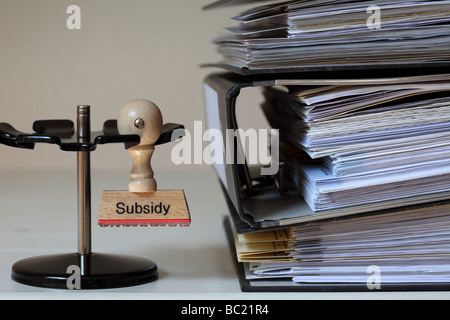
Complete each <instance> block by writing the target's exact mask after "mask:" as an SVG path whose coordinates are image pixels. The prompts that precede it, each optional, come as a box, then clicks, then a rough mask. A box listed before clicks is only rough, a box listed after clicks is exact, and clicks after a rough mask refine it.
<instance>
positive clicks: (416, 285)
mask: <svg viewBox="0 0 450 320" xmlns="http://www.w3.org/2000/svg"><path fill="white" fill-rule="evenodd" d="M231 229H233V228H232V227H231ZM233 233H234V237H235V238H234V242H233V245H234V249H235V252H236V255H237V263H238V270H240V274H239V276H240V281H241V287H242V288H243V290H244V291H265V290H267V288H268V287H270V288H271V290H275V291H289V290H291V291H294V290H299V291H309V290H311V291H321V290H324V291H333V290H337V291H365V290H399V289H401V290H420V289H426V290H444V289H448V288H449V285H450V207H449V205H448V204H447V205H437V206H434V207H423V208H420V209H410V210H401V211H398V212H395V213H388V214H383V215H367V216H354V217H352V218H349V219H344V220H338V221H327V222H325V221H323V222H318V223H314V224H304V225H299V226H295V227H291V228H284V229H278V230H276V231H262V232H256V233H247V234H240V235H238V234H237V233H236V232H235V231H233ZM278 234H281V235H282V236H283V237H282V239H278V236H277V235H278Z"/></svg>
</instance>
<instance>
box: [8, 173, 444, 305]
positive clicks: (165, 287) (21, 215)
mask: <svg viewBox="0 0 450 320" xmlns="http://www.w3.org/2000/svg"><path fill="white" fill-rule="evenodd" d="M156 178H157V180H158V187H159V188H160V189H184V190H185V193H186V197H187V200H188V204H189V209H190V212H191V215H192V224H191V226H190V227H175V228H174V227H156V228H155V227H154V228H151V227H146V228H123V227H122V228H117V227H114V228H101V227H99V226H97V223H96V216H97V210H98V206H99V203H100V196H101V193H102V191H103V190H123V189H126V188H127V187H126V184H127V181H128V172H119V173H118V172H96V171H94V170H93V172H92V250H93V251H94V252H101V253H115V254H126V255H133V256H141V257H144V258H148V259H151V260H153V261H155V262H156V264H157V265H158V268H159V279H158V280H157V281H155V282H151V283H148V284H144V285H140V286H135V287H127V288H120V289H107V290H87V291H84V290H59V289H45V288H38V287H31V286H26V285H22V284H19V283H16V282H14V281H13V280H12V279H11V277H10V273H11V266H12V265H13V264H14V263H15V262H16V261H18V260H21V259H24V258H28V257H33V256H39V255H46V254H58V253H72V252H76V251H77V187H76V169H74V170H67V171H55V172H48V171H44V172H38V170H35V171H30V172H15V171H12V172H11V171H9V172H5V171H2V172H0V181H1V183H0V218H1V224H0V257H1V258H0V299H149V300H155V299H164V300H200V299H201V300H211V299H213V300H215V299H220V300H234V299H266V300H279V299H281V300H288V299H321V300H322V299H448V298H450V293H449V292H366V293H309V292H305V293H244V292H241V290H240V286H239V283H238V279H237V276H236V272H235V269H234V265H233V261H232V257H231V253H230V250H229V246H228V243H227V239H226V234H225V230H224V227H223V219H224V217H225V216H226V215H228V209H227V207H226V204H225V200H224V197H223V195H222V191H221V189H220V186H219V183H218V179H217V178H216V175H215V173H214V172H213V171H212V169H211V170H206V171H200V170H199V171H196V170H185V171H183V172H173V173H169V172H166V173H158V174H157V175H156Z"/></svg>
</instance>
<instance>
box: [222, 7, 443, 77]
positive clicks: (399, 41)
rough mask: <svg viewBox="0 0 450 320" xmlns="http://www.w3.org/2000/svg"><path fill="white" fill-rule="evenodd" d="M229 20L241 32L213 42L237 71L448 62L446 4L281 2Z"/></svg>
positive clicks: (235, 30)
mask: <svg viewBox="0 0 450 320" xmlns="http://www.w3.org/2000/svg"><path fill="white" fill-rule="evenodd" d="M234 20H235V21H237V22H238V23H239V26H238V27H233V28H229V29H228V30H229V31H231V32H232V35H231V36H228V35H227V36H225V37H222V38H220V39H217V40H216V44H217V46H218V51H219V52H220V53H221V54H222V55H223V56H224V64H225V65H229V66H235V67H238V68H246V69H249V70H254V71H257V70H265V71H268V70H270V72H273V71H276V70H282V69H286V70H289V69H292V68H296V67H298V68H304V67H308V66H320V67H326V66H352V67H354V66H358V65H360V66H361V65H377V64H384V65H395V64H399V63H413V62H417V63H439V62H443V61H447V62H448V61H450V35H449V33H448V28H449V22H450V1H433V0H409V1H399V0H380V1H376V2H373V1H358V0H339V1H335V0H333V1H331V0H307V1H306V0H299V1H287V2H282V3H281V4H280V3H278V4H277V3H276V4H269V5H264V6H260V7H257V8H254V9H252V10H249V11H247V12H245V13H243V14H242V15H240V16H238V17H235V18H234Z"/></svg>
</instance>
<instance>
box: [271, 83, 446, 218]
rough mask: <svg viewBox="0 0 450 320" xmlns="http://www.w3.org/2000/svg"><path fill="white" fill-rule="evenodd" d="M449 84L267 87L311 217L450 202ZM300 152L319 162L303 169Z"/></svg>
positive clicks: (275, 122)
mask: <svg viewBox="0 0 450 320" xmlns="http://www.w3.org/2000/svg"><path fill="white" fill-rule="evenodd" d="M449 78H450V77H449V75H436V76H427V77H425V78H422V82H409V81H406V82H407V83H402V82H399V83H396V84H383V85H377V84H371V85H347V86H346V85H334V86H317V87H313V88H311V87H302V86H300V87H290V88H287V89H286V88H278V87H269V88H266V89H265V96H266V100H265V103H264V105H263V109H264V111H265V114H266V116H267V119H268V121H269V123H270V124H271V125H272V126H273V127H275V128H279V130H280V138H281V139H283V140H286V141H288V142H289V144H288V146H289V147H288V148H282V153H284V154H285V155H286V158H287V159H288V164H289V167H290V170H291V171H290V175H291V177H293V179H294V180H295V183H296V185H297V187H298V189H299V190H300V192H301V194H302V195H303V197H304V200H305V201H306V203H307V204H308V205H309V207H310V208H311V210H312V211H314V212H332V211H343V210H345V211H346V212H347V214H349V213H358V212H365V211H371V210H380V209H385V208H390V207H398V206H403V205H410V204H414V203H422V202H431V201H436V200H442V199H446V198H448V197H449V193H450V184H449V183H448V181H450V139H449V138H450V82H449V81H448V80H443V79H449ZM424 79H427V80H428V81H423V80H424ZM295 148H298V149H299V150H300V151H302V152H304V153H306V154H307V156H308V157H310V158H311V159H314V160H317V162H316V163H311V161H309V162H308V163H305V161H304V160H303V159H304V157H303V158H298V156H297V155H295V154H294V152H293V149H295ZM283 149H284V150H283ZM297 153H298V151H297Z"/></svg>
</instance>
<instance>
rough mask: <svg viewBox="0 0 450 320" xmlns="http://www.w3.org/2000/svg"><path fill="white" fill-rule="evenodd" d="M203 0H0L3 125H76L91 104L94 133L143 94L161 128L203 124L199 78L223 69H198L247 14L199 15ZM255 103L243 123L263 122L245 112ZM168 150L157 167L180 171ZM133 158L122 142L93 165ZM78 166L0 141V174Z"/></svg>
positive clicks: (249, 99) (42, 148)
mask: <svg viewBox="0 0 450 320" xmlns="http://www.w3.org/2000/svg"><path fill="white" fill-rule="evenodd" d="M210 2H211V1H210V0H71V1H67V0H39V1H33V0H0V122H8V123H10V124H12V125H13V126H14V127H15V128H16V129H18V130H21V131H25V132H31V131H32V129H31V128H32V123H33V121H35V120H41V119H71V120H73V121H74V122H75V121H76V106H77V105H80V104H88V105H91V107H92V109H91V127H92V129H93V130H100V129H101V128H102V125H103V122H104V121H105V120H107V119H115V118H116V117H117V114H118V112H119V110H120V108H121V107H122V106H123V105H124V104H125V103H126V102H128V101H129V100H132V99H137V98H143V99H149V100H152V101H154V102H155V103H156V104H158V105H159V107H160V108H161V110H162V112H163V116H164V121H165V122H178V123H182V124H184V125H185V126H186V128H187V129H188V130H192V131H193V123H194V121H197V120H204V106H203V93H202V85H203V79H204V77H205V76H206V75H207V74H209V73H211V72H215V71H220V70H216V69H202V68H200V65H201V64H202V63H205V62H215V61H218V60H220V56H219V55H218V54H217V53H216V48H215V46H214V44H213V43H212V41H213V39H214V38H216V37H217V36H219V35H220V34H222V33H223V32H224V31H223V28H224V27H226V26H233V25H235V23H234V22H232V21H231V20H230V18H231V17H232V16H235V15H237V14H238V13H240V12H241V11H242V10H244V9H246V7H245V6H237V7H231V8H222V9H216V10H213V11H203V10H202V7H203V6H204V5H206V4H208V3H210ZM70 5H78V6H79V7H80V9H81V30H69V29H68V28H67V26H66V21H67V19H68V18H69V16H70V14H67V13H66V10H67V8H68V6H70ZM258 98H259V93H250V94H243V95H242V98H241V99H242V100H241V102H240V104H243V105H245V108H244V109H242V110H243V111H241V113H243V115H242V119H243V120H242V123H243V124H242V125H243V126H259V125H260V123H261V121H262V120H261V119H262V118H258V117H259V116H258V117H256V118H255V116H254V115H253V114H252V112H254V110H256V109H257V106H258V103H256V100H257V99H258ZM250 105H252V106H251V108H253V109H251V108H250ZM255 106H256V109H255ZM252 110H253V111H252ZM250 115H251V116H250ZM247 120H248V121H250V122H249V124H246V121H247ZM192 131H191V132H192ZM172 147H173V144H167V145H164V146H161V147H159V148H158V149H157V151H156V153H155V155H154V158H153V161H152V163H153V167H154V168H155V170H157V169H160V168H161V169H167V170H179V169H180V170H186V167H185V166H182V167H177V166H175V165H173V164H172V162H171V161H170V153H171V149H172ZM130 161H131V160H130V158H129V155H128V152H126V150H125V149H124V147H123V145H120V144H112V145H105V146H99V147H98V149H97V151H95V152H93V153H92V168H93V169H122V168H124V169H125V168H126V170H129V169H130V168H131V167H130ZM75 166H76V157H75V154H74V153H71V152H62V151H60V150H59V147H58V146H55V145H46V144H38V145H37V146H36V149H35V150H34V151H30V150H21V149H15V148H10V147H6V146H3V145H0V170H10V169H21V168H26V169H31V170H32V169H35V168H55V169H60V168H75ZM188 169H189V170H194V169H205V165H195V166H194V165H193V166H190V167H189V168H188Z"/></svg>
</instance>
